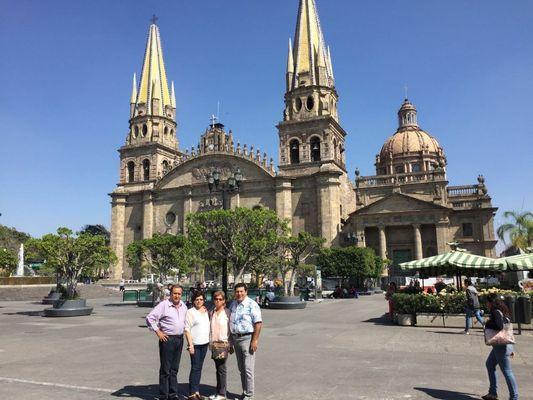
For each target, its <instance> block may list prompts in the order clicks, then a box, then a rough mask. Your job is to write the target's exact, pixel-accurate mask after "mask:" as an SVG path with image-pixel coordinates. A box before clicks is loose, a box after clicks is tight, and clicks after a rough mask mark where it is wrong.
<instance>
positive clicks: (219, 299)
mask: <svg viewBox="0 0 533 400" xmlns="http://www.w3.org/2000/svg"><path fill="white" fill-rule="evenodd" d="M215 301H224V299H223V298H222V297H216V298H215Z"/></svg>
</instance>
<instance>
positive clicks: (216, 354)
mask: <svg viewBox="0 0 533 400" xmlns="http://www.w3.org/2000/svg"><path fill="white" fill-rule="evenodd" d="M228 355H229V343H228V342H223V341H215V342H213V343H212V344H211V358H212V359H213V360H225V359H226V358H228Z"/></svg>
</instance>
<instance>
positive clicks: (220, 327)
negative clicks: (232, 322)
mask: <svg viewBox="0 0 533 400" xmlns="http://www.w3.org/2000/svg"><path fill="white" fill-rule="evenodd" d="M213 300H214V302H215V309H214V310H213V311H210V312H209V317H210V320H211V330H210V332H211V333H210V347H211V358H213V360H214V361H215V367H216V370H217V393H216V394H214V395H212V396H209V399H211V400H224V399H226V361H227V359H228V356H229V354H233V345H232V343H231V335H230V330H229V317H230V310H229V309H228V308H226V296H225V294H224V292H223V291H217V292H215V293H214V294H213Z"/></svg>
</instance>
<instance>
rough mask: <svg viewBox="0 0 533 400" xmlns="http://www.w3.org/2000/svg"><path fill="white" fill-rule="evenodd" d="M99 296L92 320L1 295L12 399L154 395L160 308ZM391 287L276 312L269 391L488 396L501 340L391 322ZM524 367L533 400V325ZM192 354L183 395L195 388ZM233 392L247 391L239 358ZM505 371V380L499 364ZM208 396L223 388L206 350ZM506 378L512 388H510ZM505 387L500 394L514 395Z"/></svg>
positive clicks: (274, 394) (265, 364) (316, 395)
mask: <svg viewBox="0 0 533 400" xmlns="http://www.w3.org/2000/svg"><path fill="white" fill-rule="evenodd" d="M118 300H119V298H118V297H116V298H106V299H94V300H90V304H92V305H93V306H94V307H95V310H94V314H93V315H92V316H89V317H77V318H65V319H49V318H44V317H42V316H40V311H41V310H43V309H44V308H45V307H46V306H43V305H40V304H38V303H35V302H30V301H27V302H0V326H1V330H0V339H1V340H0V399H80V400H81V399H83V400H85V399H87V400H89V399H91V400H95V399H117V398H128V399H153V398H154V395H156V394H157V379H158V353H157V340H156V337H155V335H154V334H152V333H151V332H149V331H148V329H147V328H146V327H145V322H144V317H145V315H146V314H147V312H148V311H149V310H148V309H143V308H138V307H136V306H131V305H128V306H124V305H122V306H118V305H117V303H118ZM385 310H386V303H385V301H384V300H383V296H382V295H374V296H369V297H361V298H360V299H358V300H355V299H350V300H325V301H324V302H322V303H321V304H314V303H310V304H309V305H308V307H307V309H305V310H294V311H280V310H264V312H263V313H264V314H263V317H264V326H263V331H262V334H261V340H260V348H259V352H258V357H257V366H256V386H257V394H256V398H257V399H265V400H267V399H268V400H283V399H287V400H288V399H365V400H378V399H379V400H387V399H390V400H393V399H394V400H395V399H453V400H468V399H479V396H480V395H482V394H485V393H486V391H487V377H486V373H485V367H484V362H485V358H486V356H487V354H488V352H489V350H490V349H489V348H488V347H487V346H485V345H484V344H483V338H482V335H481V332H480V331H476V332H475V333H473V334H472V335H470V336H466V335H463V334H461V330H460V329H446V328H410V327H399V326H393V325H388V324H387V322H386V321H385V320H384V319H382V315H383V313H384V312H385ZM516 353H517V354H516V357H515V359H514V361H513V369H514V371H515V375H516V377H517V380H518V384H519V388H520V394H521V399H533V380H532V379H531V378H532V377H533V334H532V333H531V332H528V333H525V334H523V335H522V336H517V346H516ZM189 365H190V363H189V357H188V354H186V352H185V351H184V353H183V357H182V364H181V368H180V372H179V376H178V379H179V382H180V392H181V393H182V394H183V395H185V394H186V392H187V384H186V382H187V381H188V373H189ZM228 374H229V377H228V379H229V381H228V388H229V390H230V394H229V398H236V396H237V395H238V394H240V392H241V391H240V380H239V377H238V373H237V366H236V363H235V357H234V356H232V357H231V359H230V361H229V368H228ZM499 377H500V380H501V381H503V377H502V376H501V374H500V373H499ZM202 383H203V387H202V392H203V394H206V395H208V394H212V393H214V385H215V373H214V366H213V362H212V361H211V360H210V359H206V364H205V366H204V372H203V377H202ZM503 386H505V385H503ZM506 396H507V389H506V388H505V387H502V388H501V390H500V398H501V399H506V398H507V397H506Z"/></svg>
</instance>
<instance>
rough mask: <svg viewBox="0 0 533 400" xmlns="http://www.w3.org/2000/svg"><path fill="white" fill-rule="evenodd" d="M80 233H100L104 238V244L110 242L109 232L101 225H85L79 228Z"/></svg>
mask: <svg viewBox="0 0 533 400" xmlns="http://www.w3.org/2000/svg"><path fill="white" fill-rule="evenodd" d="M80 233H90V234H91V235H100V236H103V237H104V238H105V242H106V244H107V245H108V246H109V244H110V243H111V233H110V232H109V231H108V230H107V228H106V227H105V226H103V225H100V224H97V225H85V226H84V227H83V228H81V231H80Z"/></svg>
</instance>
